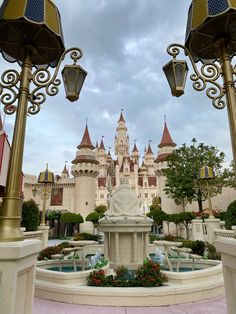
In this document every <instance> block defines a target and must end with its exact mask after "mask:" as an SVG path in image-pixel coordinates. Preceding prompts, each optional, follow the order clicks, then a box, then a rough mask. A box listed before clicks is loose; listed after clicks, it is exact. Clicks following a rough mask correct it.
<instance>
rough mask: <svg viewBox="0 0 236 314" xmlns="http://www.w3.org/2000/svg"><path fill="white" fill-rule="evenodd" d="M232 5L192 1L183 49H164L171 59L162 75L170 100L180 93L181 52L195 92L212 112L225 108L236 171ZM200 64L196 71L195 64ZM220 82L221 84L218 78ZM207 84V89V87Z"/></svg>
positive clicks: (234, 11) (234, 8) (183, 77)
mask: <svg viewBox="0 0 236 314" xmlns="http://www.w3.org/2000/svg"><path fill="white" fill-rule="evenodd" d="M235 19H236V3H235V1H226V0H214V1H212V0H202V1H198V0H193V1H192V3H191V5H190V8H189V13H188V22H187V28H186V41H185V45H181V44H171V45H170V46H169V47H168V48H167V52H168V54H169V55H171V56H172V57H173V59H172V60H171V61H170V62H168V63H167V64H166V65H165V66H164V67H163V71H164V73H165V75H166V77H167V80H168V83H169V85H170V88H171V92H172V95H173V96H177V97H179V96H181V95H182V94H183V93H184V87H185V81H186V77H187V72H188V66H187V63H186V62H185V61H183V60H177V59H176V57H177V56H178V55H179V53H180V49H183V51H184V52H185V54H186V55H187V56H188V57H189V59H190V62H191V64H192V67H193V71H194V73H193V74H192V75H190V79H191V80H192V81H193V87H194V89H195V90H197V91H203V90H205V89H206V94H207V96H208V97H209V98H210V99H211V100H212V104H213V106H214V107H215V108H216V109H223V108H224V107H225V106H226V105H227V111H228V117H229V125H230V134H231V143H232V150H233V157H234V165H235V169H236V99H235V97H236V96H235V86H234V84H235V74H236V70H235V68H234V67H233V66H232V63H231V61H232V59H233V57H234V56H235V54H236V40H235V39H236V27H235ZM198 61H200V62H201V67H200V69H198V67H197V66H196V63H197V62H198ZM221 77H222V79H223V84H222V83H221V82H220V78H221ZM208 84H210V86H208Z"/></svg>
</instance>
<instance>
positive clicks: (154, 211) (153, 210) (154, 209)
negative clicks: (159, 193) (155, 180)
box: [147, 205, 167, 230]
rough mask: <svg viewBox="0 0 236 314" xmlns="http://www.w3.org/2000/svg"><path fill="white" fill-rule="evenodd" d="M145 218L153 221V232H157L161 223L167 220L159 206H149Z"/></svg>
mask: <svg viewBox="0 0 236 314" xmlns="http://www.w3.org/2000/svg"><path fill="white" fill-rule="evenodd" d="M147 217H149V218H152V219H153V221H154V229H155V230H159V228H160V227H161V226H162V223H163V221H166V220H167V214H166V213H165V212H164V211H163V210H162V209H161V207H160V206H159V205H151V206H150V212H149V213H147Z"/></svg>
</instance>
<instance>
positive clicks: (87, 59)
mask: <svg viewBox="0 0 236 314" xmlns="http://www.w3.org/2000/svg"><path fill="white" fill-rule="evenodd" d="M55 3H56V4H57V6H58V8H59V10H60V12H61V18H62V26H63V30H64V38H65V45H66V47H67V48H69V47H71V46H78V47H81V48H82V49H83V51H84V57H83V59H82V60H81V63H80V64H81V65H82V66H83V67H84V68H85V69H86V70H87V71H88V76H87V79H86V81H85V84H84V87H83V90H82V92H81V97H80V100H79V101H77V102H75V103H70V102H69V101H67V100H66V99H65V97H64V90H63V88H61V90H60V93H59V94H58V95H57V96H55V97H49V96H48V98H47V101H46V103H45V104H44V105H43V106H42V109H41V111H40V113H39V114H37V115H35V116H32V117H29V118H28V121H27V133H26V141H25V153H24V165H23V170H24V172H25V173H31V174H36V175H37V174H38V173H39V171H42V170H43V169H44V168H45V165H46V163H48V164H49V168H50V170H52V171H54V172H55V173H57V174H60V172H61V171H62V170H63V167H64V163H65V161H69V163H68V166H70V161H71V160H73V158H74V157H75V153H76V146H77V145H78V144H79V143H80V141H81V137H82V135H83V131H84V127H85V121H86V117H88V127H89V132H90V136H91V139H92V142H93V143H94V144H95V143H96V140H99V141H100V140H101V137H102V136H104V143H105V146H106V148H108V147H109V146H111V147H112V149H114V136H115V128H116V126H117V120H118V118H119V114H120V110H121V109H124V117H125V119H126V122H127V127H128V132H129V136H130V142H131V144H132V145H133V141H134V140H135V139H136V140H137V146H138V149H139V150H140V153H141V155H142V154H143V151H144V147H145V146H147V145H148V141H149V140H151V141H152V148H153V151H154V153H155V156H156V154H157V145H158V144H159V143H160V139H161V136H162V131H163V125H164V115H166V118H167V124H168V127H169V130H170V133H171V135H172V138H173V140H174V141H175V142H176V143H177V145H181V144H183V143H187V144H188V145H189V144H191V139H192V138H196V139H197V141H198V142H204V143H206V144H212V145H214V146H217V147H218V149H219V150H220V151H224V152H225V153H226V160H227V161H230V160H231V159H232V153H231V144H230V135H229V127H228V119H227V112H226V109H224V110H216V109H215V108H213V107H212V105H211V101H210V100H209V99H208V98H207V97H206V96H205V93H204V92H196V91H195V90H194V89H193V88H192V84H191V81H190V80H189V81H188V82H187V86H186V91H185V94H184V95H183V96H182V97H180V98H173V97H172V96H171V93H170V90H169V87H168V85H167V82H166V79H165V77H164V74H163V72H162V66H163V65H164V64H165V63H167V61H168V60H169V56H168V55H167V53H166V47H167V46H168V45H169V44H170V43H173V42H180V43H184V36H185V27H186V20H187V11H188V7H189V5H190V3H191V1H190V0H181V1H179V0H148V1H144V0H119V1H115V0H96V1H94V0H66V1H59V0H56V1H55ZM182 57H184V56H182ZM189 67H190V65H189ZM13 125H14V117H9V116H6V117H5V129H6V130H7V132H8V134H9V139H10V140H11V137H12V132H13ZM131 148H132V147H131Z"/></svg>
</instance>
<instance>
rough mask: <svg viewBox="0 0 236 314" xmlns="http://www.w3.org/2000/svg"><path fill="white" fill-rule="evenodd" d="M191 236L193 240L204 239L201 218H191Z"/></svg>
mask: <svg viewBox="0 0 236 314" xmlns="http://www.w3.org/2000/svg"><path fill="white" fill-rule="evenodd" d="M192 237H193V241H196V240H199V241H204V240H205V239H204V234H203V223H202V219H193V220H192Z"/></svg>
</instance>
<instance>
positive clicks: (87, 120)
mask: <svg viewBox="0 0 236 314" xmlns="http://www.w3.org/2000/svg"><path fill="white" fill-rule="evenodd" d="M85 120H86V126H88V117H86V118H85Z"/></svg>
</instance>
